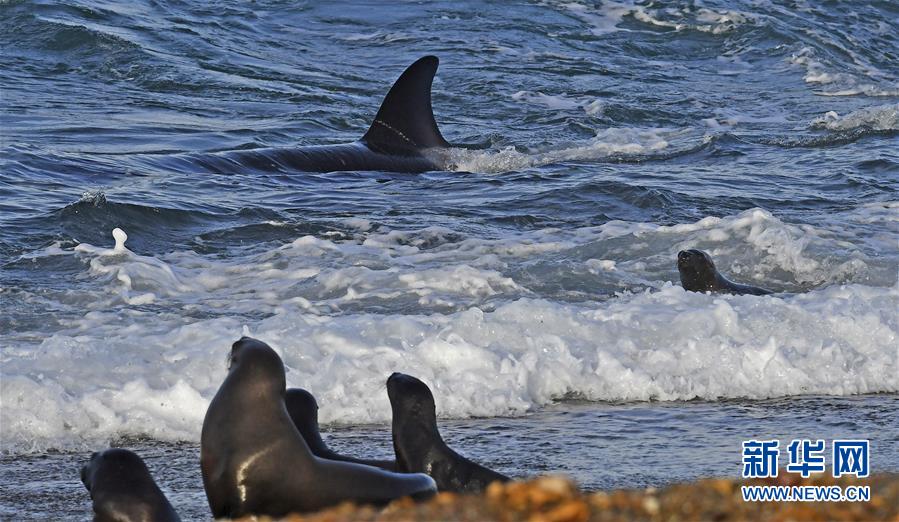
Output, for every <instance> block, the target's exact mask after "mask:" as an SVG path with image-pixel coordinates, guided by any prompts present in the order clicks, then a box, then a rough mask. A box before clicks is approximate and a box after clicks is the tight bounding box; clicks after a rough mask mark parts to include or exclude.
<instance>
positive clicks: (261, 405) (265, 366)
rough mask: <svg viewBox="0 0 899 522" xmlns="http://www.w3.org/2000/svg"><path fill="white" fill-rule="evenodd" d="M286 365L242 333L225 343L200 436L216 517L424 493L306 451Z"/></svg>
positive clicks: (430, 489) (409, 483)
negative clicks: (289, 402) (290, 408)
mask: <svg viewBox="0 0 899 522" xmlns="http://www.w3.org/2000/svg"><path fill="white" fill-rule="evenodd" d="M285 381H286V380H285V377H284V363H283V362H281V358H280V357H279V356H278V354H277V353H275V351H274V350H272V349H271V347H269V346H268V345H267V344H265V343H263V342H262V341H258V340H256V339H251V338H249V337H244V338H242V339H240V340H239V341H237V342H236V343H234V345H233V346H232V347H231V353H230V357H229V370H228V376H227V377H226V378H225V381H224V382H223V383H222V385H221V387H219V390H218V392H217V393H216V394H215V397H214V398H213V399H212V402H211V403H210V404H209V409H208V410H207V411H206V417H205V419H204V420H203V431H202V434H201V436H200V466H201V468H202V472H203V485H204V486H205V488H206V497H207V499H208V500H209V506H210V508H211V509H212V514H213V516H214V517H216V518H220V517H230V518H237V517H242V516H246V515H268V516H271V517H282V516H285V515H287V514H288V513H295V512H308V511H315V510H318V509H322V508H325V507H328V506H333V505H336V504H339V503H341V502H344V501H351V502H357V503H363V504H386V503H388V502H390V501H391V500H393V499H395V498H399V497H404V496H411V497H413V498H416V499H419V498H428V497H430V496H433V495H434V493H436V490H437V489H436V485H435V484H434V481H433V480H432V479H431V478H430V477H428V476H427V475H423V474H414V475H404V474H399V473H390V472H387V471H383V470H380V469H377V468H373V467H371V466H364V465H360V464H353V463H349V462H339V461H332V460H325V459H321V458H318V457H316V456H315V455H313V453H312V452H311V451H310V449H309V446H308V445H307V444H306V442H305V440H304V439H303V437H302V436H301V435H300V433H299V431H297V428H296V427H295V426H294V424H293V421H291V419H290V416H289V415H288V413H287V409H286V407H285V405H284V394H285V388H286V384H285Z"/></svg>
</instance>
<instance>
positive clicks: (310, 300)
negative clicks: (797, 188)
mask: <svg viewBox="0 0 899 522" xmlns="http://www.w3.org/2000/svg"><path fill="white" fill-rule="evenodd" d="M897 208H899V207H897V204H895V203H892V204H871V205H866V206H862V207H859V208H856V209H854V210H852V211H850V212H848V213H844V214H842V215H839V216H835V217H834V218H833V222H831V223H822V224H821V226H820V227H811V226H809V225H803V226H797V225H790V224H787V223H784V222H782V221H780V220H778V219H777V218H775V217H774V216H772V215H771V214H769V213H767V212H765V211H762V210H760V209H754V210H748V211H745V212H742V213H740V214H737V215H734V216H728V217H723V218H717V217H708V218H705V219H702V220H699V221H696V222H693V223H684V224H679V225H673V226H660V225H656V224H652V223H627V222H610V223H607V224H605V225H602V226H599V227H586V228H578V229H570V230H565V229H548V230H542V231H535V232H530V233H520V234H518V235H512V236H510V237H506V238H502V239H496V240H488V239H480V238H474V237H466V236H465V235H464V234H460V233H458V232H454V231H450V230H446V229H440V228H426V229H420V230H407V231H403V230H386V229H383V228H380V227H377V228H376V227H372V226H371V224H370V223H360V222H354V224H355V225H356V226H355V227H353V228H355V229H356V230H357V231H358V235H357V236H355V237H352V238H345V239H339V240H338V239H325V238H316V237H312V236H305V237H301V238H298V239H296V240H295V241H292V242H290V243H287V244H284V245H280V246H275V247H274V248H270V249H266V250H263V251H261V252H258V253H256V254H252V255H250V256H249V257H239V258H231V259H229V258H216V257H210V256H203V255H200V254H197V253H194V252H172V253H170V254H166V255H164V256H161V257H159V258H156V257H150V256H141V255H139V254H136V253H134V252H131V251H130V250H128V248H127V245H126V243H125V241H126V239H127V236H126V235H125V234H124V232H123V231H120V230H117V231H116V232H115V233H114V236H115V237H114V239H115V242H114V243H115V246H114V247H113V248H111V249H110V248H104V247H94V246H91V245H86V244H81V245H79V246H77V247H76V248H74V249H72V250H66V251H65V253H64V254H62V255H73V256H78V257H79V258H80V259H81V260H82V262H83V263H84V271H85V272H84V274H83V276H82V277H84V278H87V279H88V281H90V283H89V284H87V285H85V291H84V292H83V293H81V294H79V295H76V294H73V293H72V292H65V293H63V294H60V295H57V296H55V297H53V296H51V297H53V298H55V299H58V300H59V301H60V303H63V304H61V305H60V306H63V305H64V306H69V307H79V308H81V309H82V310H83V314H80V315H78V316H77V317H76V318H74V319H70V320H67V321H64V322H63V324H62V325H61V327H60V328H59V329H58V330H56V331H54V332H49V333H48V334H43V335H41V334H38V333H36V332H35V333H33V334H32V333H28V332H18V333H17V335H16V337H15V338H7V339H4V347H3V354H4V364H3V367H2V379H0V381H2V382H0V386H2V396H3V403H2V405H0V413H2V422H0V425H2V431H3V433H2V434H3V437H2V439H3V443H4V448H3V451H5V452H7V453H14V454H15V453H26V452H40V451H45V450H47V449H50V448H57V449H75V448H87V447H91V446H95V445H96V444H100V443H101V442H102V441H105V440H108V439H113V438H117V437H123V436H134V437H150V438H153V439H157V440H164V441H196V440H197V438H198V436H199V427H200V426H201V425H202V417H203V414H204V412H205V409H206V406H207V404H208V401H209V400H210V399H211V397H212V395H213V394H214V393H215V390H216V389H217V387H218V385H219V383H220V382H221V380H222V378H223V377H224V375H225V372H226V368H225V357H226V355H227V352H228V349H229V346H230V344H231V343H232V342H233V341H234V340H236V339H237V338H238V337H240V336H241V335H252V336H255V337H258V338H261V339H264V340H265V341H267V342H269V343H270V344H271V345H272V346H273V347H275V348H276V350H278V352H279V353H280V354H281V355H282V357H283V359H284V361H285V364H286V365H287V367H288V374H287V379H288V383H289V385H291V386H301V387H304V388H308V389H310V390H311V391H313V392H314V393H315V394H316V396H318V397H319V402H320V404H321V407H322V410H321V418H322V421H323V422H326V423H330V422H336V423H349V424H357V423H367V422H384V421H387V420H389V418H390V409H389V404H388V401H387V396H386V393H385V392H384V380H385V379H386V377H387V376H388V375H389V374H390V373H391V372H393V371H402V372H405V373H410V374H414V375H417V376H419V377H420V378H422V379H423V380H425V381H426V382H428V383H429V384H430V385H431V387H432V389H433V390H434V391H435V393H436V394H437V395H438V397H441V399H440V400H439V401H438V408H439V412H440V414H441V415H443V416H448V417H471V416H498V415H519V414H522V413H525V412H528V411H532V410H534V409H537V408H540V407H541V406H544V405H546V404H549V403H551V402H553V401H555V400H557V399H561V398H572V397H576V398H583V399H587V400H594V401H634V400H636V401H645V400H662V401H671V400H689V399H692V398H702V399H711V400H715V399H721V398H738V397H747V398H767V397H779V396H791V395H803V394H829V395H851V394H860V393H877V392H896V391H899V383H897V375H899V367H897V348H896V340H897V335H899V318H897V316H896V314H895V310H896V309H897V305H899V284H897V283H896V276H897V274H896V272H895V266H896V265H895V263H896V256H895V255H893V256H892V257H887V258H886V259H885V258H883V255H882V254H878V253H877V252H878V251H879V249H881V248H882V247H883V243H882V241H887V242H888V240H889V237H890V234H891V233H892V232H891V230H892V231H894V230H895V226H896V223H897V221H899V220H897ZM856 227H857V229H858V230H864V231H865V233H864V234H862V233H858V234H855V235H853V234H852V231H853V230H855V229H856ZM878 231H879V232H878ZM893 237H894V236H893ZM847 238H851V240H850V239H847ZM688 246H699V247H702V248H705V249H707V250H709V251H710V252H711V253H712V254H713V256H715V258H716V260H718V262H719V267H720V268H721V269H722V270H723V271H725V273H728V274H729V275H731V276H732V277H734V278H736V279H738V280H741V281H745V282H750V283H757V282H758V281H764V282H766V283H767V286H769V287H774V288H775V289H777V290H780V291H782V292H783V291H784V290H786V292H785V293H780V294H776V295H773V296H764V297H755V296H713V295H705V294H697V293H689V292H685V291H684V290H683V289H681V288H680V287H679V286H677V285H676V283H672V282H673V281H676V280H677V279H676V277H677V276H676V272H675V271H674V268H673V259H674V253H676V251H677V250H678V249H680V248H684V247H688ZM56 250H58V247H54V248H51V251H48V252H47V254H46V255H49V256H58V255H61V254H59V253H58V252H57V251H56ZM560 265H561V266H565V267H567V268H566V270H567V271H570V273H571V274H573V275H574V276H576V277H580V278H582V281H581V283H580V285H579V286H578V287H577V290H576V291H573V290H571V289H569V290H567V291H563V292H561V293H557V294H555V297H553V295H554V294H553V292H552V291H547V288H546V287H551V286H552V285H554V284H555V283H554V280H553V276H552V273H553V267H554V266H556V267H557V266H560ZM577 266H581V268H577ZM535 285H537V286H535ZM802 288H808V289H810V290H809V291H804V292H798V290H801V289H802ZM38 298H39V297H38V296H29V295H25V296H23V297H21V299H22V300H23V301H27V300H29V299H38ZM40 298H42V299H46V298H47V296H41V297H40Z"/></svg>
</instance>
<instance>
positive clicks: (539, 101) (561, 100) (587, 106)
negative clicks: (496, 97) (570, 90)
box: [512, 91, 603, 116]
mask: <svg viewBox="0 0 899 522" xmlns="http://www.w3.org/2000/svg"><path fill="white" fill-rule="evenodd" d="M512 99H513V100H516V101H522V102H524V103H529V104H533V105H542V106H544V107H548V108H550V109H553V110H576V109H581V110H583V111H584V112H585V113H587V114H589V115H591V116H595V115H598V114H602V111H603V105H602V101H600V100H597V99H591V98H572V97H569V96H564V95H550V94H544V93H542V92H539V91H538V92H530V91H518V92H516V93H515V94H513V95H512Z"/></svg>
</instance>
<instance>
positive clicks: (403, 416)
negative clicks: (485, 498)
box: [387, 373, 510, 492]
mask: <svg viewBox="0 0 899 522" xmlns="http://www.w3.org/2000/svg"><path fill="white" fill-rule="evenodd" d="M387 395H388V396H389V397H390V406H391V408H392V409H393V449H394V452H395V453H396V466H397V470H399V471H404V472H409V473H411V472H423V473H427V474H428V475H430V476H431V477H433V478H434V480H435V481H436V482H437V489H438V490H440V491H454V492H478V491H482V490H483V489H484V488H486V487H487V485H488V484H490V483H491V482H495V481H501V482H506V481H508V480H510V479H509V477H507V476H505V475H503V474H501V473H497V472H495V471H493V470H490V469H487V468H485V467H484V466H481V465H480V464H475V463H474V462H472V461H470V460H468V459H466V458H465V457H463V456H462V455H459V454H458V453H456V452H455V451H453V450H452V449H450V448H449V446H447V445H446V443H445V442H443V438H442V437H441V436H440V432H439V431H438V430H437V411H436V407H435V404H434V395H433V394H431V390H430V389H429V388H428V386H427V385H426V384H425V383H423V382H421V381H420V380H418V379H416V378H415V377H412V376H411V375H406V374H403V373H394V374H393V375H391V376H390V378H389V379H387Z"/></svg>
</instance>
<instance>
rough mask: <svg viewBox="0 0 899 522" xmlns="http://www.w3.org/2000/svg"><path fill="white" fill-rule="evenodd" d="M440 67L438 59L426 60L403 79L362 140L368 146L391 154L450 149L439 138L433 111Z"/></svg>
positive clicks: (408, 70)
mask: <svg viewBox="0 0 899 522" xmlns="http://www.w3.org/2000/svg"><path fill="white" fill-rule="evenodd" d="M438 64H439V60H438V59H437V57H436V56H425V57H423V58H419V59H418V60H417V61H416V62H415V63H413V64H412V65H410V66H409V67H408V68H407V69H406V70H405V71H404V72H403V74H401V75H400V77H399V78H398V79H397V80H396V82H395V83H394V84H393V87H391V88H390V91H389V92H388V93H387V96H385V97H384V101H383V102H381V108H380V109H378V114H377V115H376V116H375V119H374V121H373V122H372V124H371V127H369V129H368V132H366V133H365V135H364V136H362V141H363V142H364V143H365V144H366V145H368V146H369V147H370V148H371V149H373V150H377V151H379V152H384V153H390V154H409V153H415V152H417V151H418V150H419V149H426V148H432V147H444V148H446V147H449V146H450V144H449V143H447V141H446V140H445V139H443V135H441V134H440V129H438V128H437V121H436V120H435V119H434V112H433V110H432V108H431V83H432V82H433V81H434V74H435V73H436V72H437V65H438Z"/></svg>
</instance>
